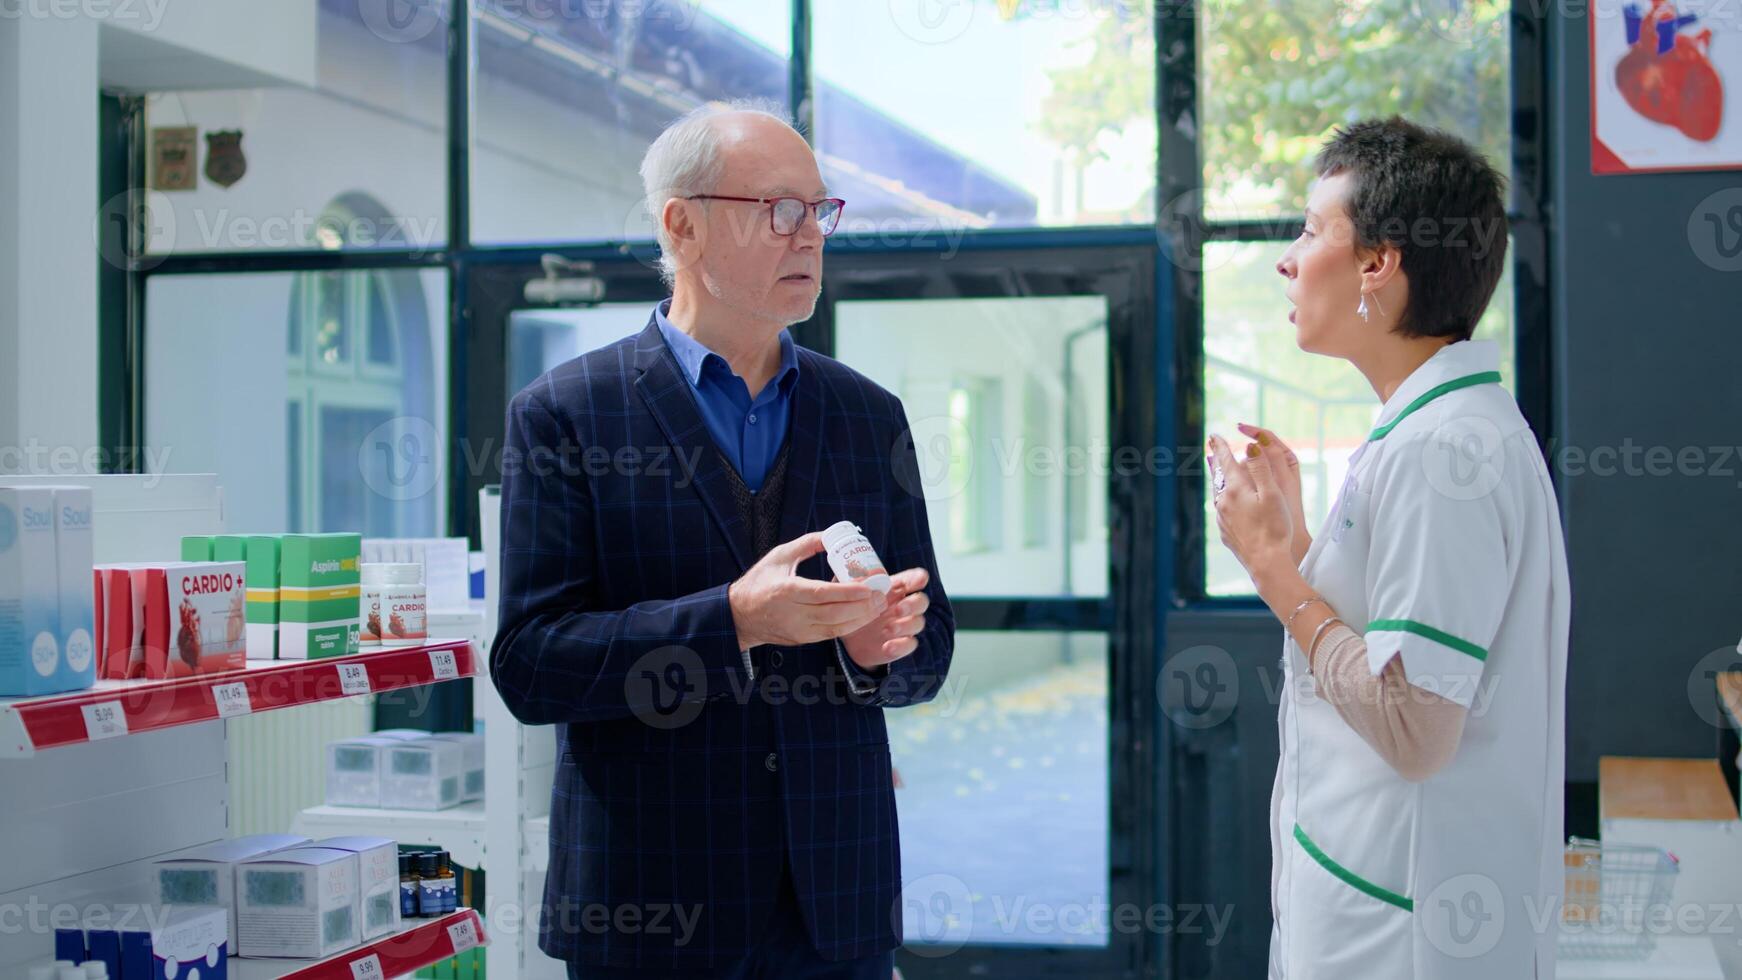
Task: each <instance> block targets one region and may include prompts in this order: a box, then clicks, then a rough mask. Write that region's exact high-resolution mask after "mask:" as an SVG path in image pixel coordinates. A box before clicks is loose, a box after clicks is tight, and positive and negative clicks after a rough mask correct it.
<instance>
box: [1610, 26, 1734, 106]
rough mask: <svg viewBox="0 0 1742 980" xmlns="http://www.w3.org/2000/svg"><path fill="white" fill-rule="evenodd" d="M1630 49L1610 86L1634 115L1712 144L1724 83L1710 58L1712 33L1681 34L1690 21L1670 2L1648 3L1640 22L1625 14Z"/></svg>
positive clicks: (1617, 67)
mask: <svg viewBox="0 0 1742 980" xmlns="http://www.w3.org/2000/svg"><path fill="white" fill-rule="evenodd" d="M1626 13H1627V24H1626V27H1627V35H1628V41H1629V43H1630V44H1631V47H1629V48H1628V50H1627V54H1626V56H1625V57H1623V58H1622V59H1621V60H1620V61H1619V62H1617V63H1616V65H1615V85H1616V87H1617V88H1619V89H1620V90H1621V94H1622V96H1623V97H1624V98H1626V99H1627V104H1628V105H1630V106H1632V107H1633V109H1634V111H1635V112H1638V113H1639V114H1640V115H1642V116H1644V117H1645V118H1647V119H1650V120H1652V121H1654V122H1660V123H1663V124H1664V125H1666V126H1674V127H1675V128H1677V129H1679V130H1681V131H1682V132H1683V133H1685V134H1687V136H1688V137H1689V138H1690V139H1696V140H1701V141H1706V140H1711V139H1713V138H1714V137H1716V136H1717V135H1718V126H1719V123H1720V121H1721V120H1722V119H1723V115H1724V83H1723V81H1722V80H1721V79H1720V78H1719V77H1718V71H1717V69H1716V68H1714V67H1712V61H1711V58H1710V53H1711V48H1712V31H1711V29H1710V28H1706V29H1704V30H1701V31H1700V32H1699V33H1697V34H1684V33H1682V32H1681V29H1682V28H1683V27H1685V26H1687V25H1688V24H1691V23H1693V21H1694V20H1695V18H1694V17H1693V16H1692V15H1687V16H1678V15H1677V14H1676V10H1675V7H1674V6H1673V5H1672V4H1670V3H1669V0H1652V3H1651V10H1650V11H1649V12H1647V13H1645V14H1644V15H1643V16H1640V15H1639V14H1638V10H1637V8H1636V7H1632V6H1629V7H1628V8H1627V11H1626Z"/></svg>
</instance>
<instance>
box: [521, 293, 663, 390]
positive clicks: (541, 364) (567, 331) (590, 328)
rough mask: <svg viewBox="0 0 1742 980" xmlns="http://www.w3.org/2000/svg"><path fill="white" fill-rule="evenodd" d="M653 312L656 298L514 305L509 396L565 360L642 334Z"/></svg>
mask: <svg viewBox="0 0 1742 980" xmlns="http://www.w3.org/2000/svg"><path fill="white" fill-rule="evenodd" d="M652 315H653V304H652V303H605V304H602V305H599V306H591V307H584V308H579V309H548V310H515V311H514V312H513V313H512V314H510V315H509V317H508V391H509V393H510V395H512V394H513V393H515V392H518V391H520V389H522V388H524V387H526V386H527V385H529V384H531V383H532V381H533V379H535V378H537V377H538V376H539V375H541V374H543V373H544V372H546V371H548V370H550V369H551V368H553V367H556V366H557V365H558V364H561V363H563V362H564V361H568V360H572V359H574V358H576V357H579V356H581V355H582V354H585V353H587V352H588V351H594V350H598V349H599V348H601V347H604V346H605V345H607V344H610V343H613V342H615V341H618V340H622V339H623V338H624V337H627V336H629V335H631V334H636V333H640V332H641V331H642V329H643V328H645V327H646V326H647V318H648V317H650V316H652Z"/></svg>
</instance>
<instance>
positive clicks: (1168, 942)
mask: <svg viewBox="0 0 1742 980" xmlns="http://www.w3.org/2000/svg"><path fill="white" fill-rule="evenodd" d="M1159 10H1160V11H1165V12H1166V13H1168V14H1169V15H1170V16H1157V17H1156V22H1155V51H1156V64H1155V109H1156V114H1157V118H1158V129H1157V132H1158V139H1157V147H1156V151H1157V154H1158V160H1157V161H1156V169H1155V174H1156V200H1157V201H1159V202H1164V203H1162V204H1160V205H1159V206H1158V207H1157V208H1156V213H1155V222H1156V238H1157V240H1158V241H1160V242H1161V243H1162V245H1163V250H1164V253H1165V254H1164V255H1163V256H1162V258H1163V264H1162V266H1161V270H1160V271H1161V272H1162V273H1170V274H1171V275H1172V278H1173V288H1172V289H1171V290H1162V289H1160V288H1159V284H1158V288H1157V293H1158V294H1160V295H1168V296H1170V301H1171V313H1172V317H1173V341H1174V349H1173V352H1172V353H1173V361H1174V364H1175V365H1176V366H1177V369H1178V372H1179V373H1178V375H1177V377H1178V381H1177V383H1176V384H1175V385H1174V402H1175V403H1174V408H1175V419H1176V422H1175V426H1176V432H1177V433H1178V434H1179V435H1181V436H1182V437H1188V438H1191V439H1193V443H1192V444H1193V445H1198V444H1200V443H1201V442H1202V441H1203V429H1204V401H1203V386H1202V384H1201V383H1200V382H1201V379H1202V378H1203V334H1204V296H1203V271H1202V268H1203V248H1204V241H1205V239H1206V237H1208V235H1209V232H1210V230H1211V226H1209V225H1207V224H1206V222H1205V220H1204V200H1203V197H1204V195H1203V163H1202V161H1201V159H1200V155H1199V153H1200V151H1199V145H1198V132H1199V120H1201V119H1202V118H1203V114H1202V111H1201V109H1200V107H1199V105H1198V31H1197V26H1198V25H1197V17H1196V12H1197V7H1196V5H1195V4H1192V5H1184V6H1183V9H1182V8H1176V7H1174V6H1173V5H1171V4H1169V5H1162V7H1161V8H1159ZM1187 12H1189V13H1190V16H1187V15H1186V13H1187ZM1233 226H1234V227H1239V223H1234V225H1233ZM1181 441H1182V444H1183V439H1182V440H1181ZM1175 490H1176V492H1177V495H1176V497H1175V501H1174V509H1173V513H1170V514H1158V515H1157V520H1158V521H1167V522H1169V523H1170V524H1171V525H1172V526H1173V528H1174V529H1175V533H1174V535H1173V540H1174V541H1175V542H1176V548H1177V552H1176V560H1175V565H1174V575H1173V588H1174V591H1175V594H1176V595H1178V594H1180V593H1181V592H1182V590H1183V591H1185V592H1188V593H1191V592H1195V593H1202V592H1203V581H1204V560H1203V547H1202V544H1203V542H1202V534H1203V527H1202V525H1203V521H1202V520H1200V519H1197V518H1196V517H1195V515H1193V513H1192V508H1194V507H1196V506H1198V502H1199V501H1201V500H1202V499H1203V491H1204V484H1203V474H1202V472H1201V471H1193V470H1191V469H1187V470H1182V471H1181V473H1180V474H1179V475H1178V476H1177V477H1176V479H1175ZM1163 946H1164V947H1166V949H1165V951H1164V952H1163V953H1162V957H1163V959H1162V962H1163V963H1164V964H1167V963H1170V962H1171V957H1172V952H1171V947H1172V937H1165V938H1164V939H1163Z"/></svg>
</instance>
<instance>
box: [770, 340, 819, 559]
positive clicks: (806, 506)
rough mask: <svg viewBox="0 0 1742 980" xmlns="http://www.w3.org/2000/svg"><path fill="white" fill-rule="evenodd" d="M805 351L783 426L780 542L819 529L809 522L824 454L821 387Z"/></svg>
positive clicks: (801, 353)
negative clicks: (807, 361) (784, 480)
mask: <svg viewBox="0 0 1742 980" xmlns="http://www.w3.org/2000/svg"><path fill="white" fill-rule="evenodd" d="M806 353H808V352H807V351H804V350H802V349H801V350H800V351H799V352H798V359H799V370H798V383H797V384H795V385H793V391H792V405H791V411H790V413H789V415H790V419H789V421H788V423H787V427H786V443H787V448H786V497H785V499H784V500H783V501H782V502H781V507H780V543H785V542H787V541H791V540H792V539H794V538H796V537H798V536H800V535H802V534H805V533H807V532H810V531H820V530H822V528H819V527H811V526H810V524H811V513H812V506H813V505H814V504H815V503H816V496H817V492H816V491H817V467H818V465H819V463H820V461H821V459H822V454H823V389H822V380H821V377H820V375H819V374H818V372H817V369H816V367H815V366H814V365H807V364H805V363H804V360H805V355H806Z"/></svg>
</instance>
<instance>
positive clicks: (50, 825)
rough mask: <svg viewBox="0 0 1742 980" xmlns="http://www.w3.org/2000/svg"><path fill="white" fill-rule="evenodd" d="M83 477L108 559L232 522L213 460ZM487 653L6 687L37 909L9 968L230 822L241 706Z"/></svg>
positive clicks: (0, 793)
mask: <svg viewBox="0 0 1742 980" xmlns="http://www.w3.org/2000/svg"><path fill="white" fill-rule="evenodd" d="M78 482H79V483H80V484H84V485H89V486H90V487H91V488H92V503H93V506H94V510H95V513H96V521H95V524H96V533H95V541H94V543H95V558H96V560H97V561H98V562H99V563H102V562H120V561H148V560H153V559H162V558H164V557H165V556H174V555H176V554H179V552H180V540H181V537H182V535H184V534H216V533H221V532H222V531H223V529H224V519H223V495H222V492H221V491H220V489H219V488H218V486H217V480H216V477H214V476H211V475H199V476H163V475H150V476H90V477H79V478H78ZM478 664H479V657H478V655H477V653H476V649H475V647H474V645H473V644H472V643H471V642H470V641H469V640H465V639H459V640H446V641H434V642H432V643H430V644H427V645H425V646H422V647H406V648H397V649H392V650H383V651H379V652H371V653H367V654H362V655H358V656H354V657H345V658H335V659H331V660H316V661H264V662H251V663H249V665H248V668H247V669H246V670H242V671H233V672H229V673H225V674H209V675H202V676H199V677H193V678H180V679H177V680H166V681H113V682H103V683H101V684H99V685H98V686H97V687H96V688H93V689H91V690H88V691H79V692H73V693H70V694H63V695H55V696H50V697H39V698H24V699H0V840H4V841H5V842H6V851H5V853H6V860H5V861H0V908H14V909H21V910H23V911H24V919H23V921H22V922H21V926H22V928H21V929H8V930H6V931H4V932H3V933H0V976H5V977H10V976H16V975H19V973H20V971H19V969H18V968H19V967H20V966H22V965H23V964H25V963H29V962H32V961H35V960H40V959H46V958H48V957H49V956H50V955H51V954H52V953H53V951H54V927H55V926H56V925H65V924H66V923H67V922H68V921H77V918H78V915H77V912H78V911H80V910H82V909H84V908H85V907H88V906H92V905H111V904H127V903H149V902H150V901H152V899H153V897H154V896H153V890H152V888H151V887H150V884H151V882H150V878H149V868H150V864H151V862H152V861H154V860H155V859H157V858H160V857H163V856H166V855H168V854H172V853H174V852H176V851H180V850H183V849H186V848H189V847H194V846H196V845H200V844H205V843H209V842H212V841H217V840H222V839H225V838H227V837H229V836H231V834H230V827H229V786H228V779H229V775H230V774H229V771H228V751H227V737H228V732H227V729H228V721H227V719H229V718H233V717H236V716H237V715H238V714H241V713H243V707H242V706H243V705H245V706H246V713H255V712H261V711H270V710H279V709H290V708H294V707H297V706H299V705H307V704H315V703H318V702H321V701H327V700H333V699H337V698H345V697H354V696H358V695H361V694H365V693H379V692H381V691H386V690H394V689H398V688H405V687H411V686H415V685H420V684H429V683H432V682H434V681H437V680H444V679H449V678H457V677H470V676H473V675H474V674H475V673H476V672H477V670H478ZM216 688H225V690H224V691H221V692H220V691H218V690H215V689H216ZM220 695H222V697H220ZM220 700H222V702H223V703H224V705H225V707H224V709H223V710H222V711H220V710H219V708H218V704H219V702H220ZM310 750H311V751H314V750H315V747H313V746H311V747H310ZM382 836H388V837H393V836H394V835H393V834H391V833H389V834H383V835H382ZM69 913H71V914H70V917H69ZM485 938H486V932H485V928H484V924H483V921H482V920H481V918H480V917H479V916H478V915H477V914H476V913H475V912H473V911H471V910H461V911H459V912H456V913H454V914H453V915H450V916H447V917H444V918H442V919H431V920H419V921H417V922H415V923H407V925H406V928H405V929H404V930H402V932H401V933H399V934H396V935H394V936H389V937H385V938H383V939H380V940H377V941H374V942H371V943H368V944H366V945H364V946H360V947H357V948H355V949H352V950H347V951H346V952H344V953H342V954H339V955H338V956H335V957H332V958H330V959H327V960H323V961H310V960H244V959H236V960H232V961H231V962H232V969H233V973H232V975H233V976H236V977H240V978H243V980H267V978H273V977H292V978H297V980H353V977H354V976H357V975H362V974H360V973H358V974H354V973H353V965H354V964H358V963H360V962H362V961H364V960H367V959H369V958H371V957H373V958H374V959H375V960H376V961H377V963H378V964H379V966H380V967H381V968H382V972H381V973H380V976H382V977H393V976H398V975H402V974H407V973H411V972H414V971H415V970H417V969H419V968H421V967H423V966H427V965H429V964H432V963H437V962H440V961H441V960H443V959H446V958H448V957H450V956H452V955H454V953H455V952H456V950H460V949H465V948H469V947H471V946H477V945H482V944H484V942H485ZM358 969H365V967H358Z"/></svg>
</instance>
